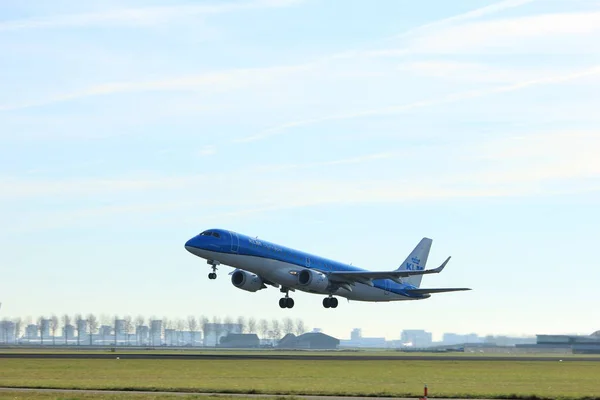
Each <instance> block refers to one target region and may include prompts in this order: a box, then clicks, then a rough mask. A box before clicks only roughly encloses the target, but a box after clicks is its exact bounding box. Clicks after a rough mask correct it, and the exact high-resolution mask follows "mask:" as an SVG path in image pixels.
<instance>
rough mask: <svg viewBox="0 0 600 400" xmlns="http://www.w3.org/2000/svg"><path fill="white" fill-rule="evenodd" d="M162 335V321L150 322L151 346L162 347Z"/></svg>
mask: <svg viewBox="0 0 600 400" xmlns="http://www.w3.org/2000/svg"><path fill="white" fill-rule="evenodd" d="M161 333H162V321H161V320H158V319H155V320H153V321H150V345H151V346H160V345H162V340H161Z"/></svg>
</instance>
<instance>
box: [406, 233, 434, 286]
mask: <svg viewBox="0 0 600 400" xmlns="http://www.w3.org/2000/svg"><path fill="white" fill-rule="evenodd" d="M432 242H433V240H431V239H429V238H423V239H421V241H420V242H419V244H418V245H417V247H415V249H414V250H413V251H412V252H411V253H410V254H409V255H408V257H407V258H406V260H404V262H403V263H402V264H401V265H400V267H398V271H400V270H412V271H422V270H424V269H425V265H426V264H427V257H428V256H429V250H430V249H431V243H432ZM421 278H423V275H413V276H410V277H408V278H404V279H403V281H404V282H405V283H407V284H409V285H412V286H414V287H416V288H418V287H419V286H421Z"/></svg>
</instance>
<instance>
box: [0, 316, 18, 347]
mask: <svg viewBox="0 0 600 400" xmlns="http://www.w3.org/2000/svg"><path fill="white" fill-rule="evenodd" d="M15 328H16V326H15V323H14V322H12V321H0V343H5V344H9V343H15V342H16V333H15Z"/></svg>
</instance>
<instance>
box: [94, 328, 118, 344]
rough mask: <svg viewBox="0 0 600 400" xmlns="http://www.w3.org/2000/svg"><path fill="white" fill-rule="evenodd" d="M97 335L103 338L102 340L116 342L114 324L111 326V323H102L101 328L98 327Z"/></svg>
mask: <svg viewBox="0 0 600 400" xmlns="http://www.w3.org/2000/svg"><path fill="white" fill-rule="evenodd" d="M97 336H98V337H100V338H101V340H102V342H107V341H111V342H114V335H113V332H112V326H110V325H101V326H100V329H98V335H97ZM102 344H106V343H102Z"/></svg>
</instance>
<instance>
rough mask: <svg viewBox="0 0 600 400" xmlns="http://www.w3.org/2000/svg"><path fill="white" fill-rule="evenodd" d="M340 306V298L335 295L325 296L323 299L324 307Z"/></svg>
mask: <svg viewBox="0 0 600 400" xmlns="http://www.w3.org/2000/svg"><path fill="white" fill-rule="evenodd" d="M337 306H338V299H336V298H335V297H333V296H329V297H325V298H324V299H323V307H325V308H336V307H337Z"/></svg>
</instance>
